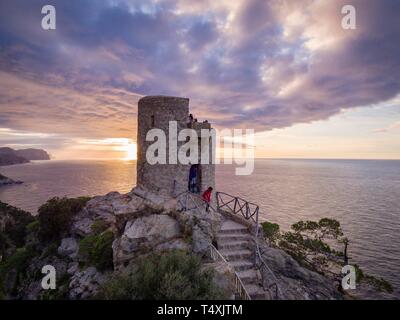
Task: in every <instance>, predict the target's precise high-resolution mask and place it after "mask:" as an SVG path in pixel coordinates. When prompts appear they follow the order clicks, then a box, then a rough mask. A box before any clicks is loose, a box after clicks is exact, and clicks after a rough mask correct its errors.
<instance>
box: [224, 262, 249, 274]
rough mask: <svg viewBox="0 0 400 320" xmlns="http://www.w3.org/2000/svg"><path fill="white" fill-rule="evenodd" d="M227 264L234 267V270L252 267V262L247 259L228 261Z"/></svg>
mask: <svg viewBox="0 0 400 320" xmlns="http://www.w3.org/2000/svg"><path fill="white" fill-rule="evenodd" d="M229 264H230V265H231V266H232V267H233V268H234V269H235V271H236V272H238V271H244V270H249V269H252V268H254V264H253V263H252V262H250V261H249V260H236V261H230V262H229Z"/></svg>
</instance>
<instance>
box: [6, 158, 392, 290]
mask: <svg viewBox="0 0 400 320" xmlns="http://www.w3.org/2000/svg"><path fill="white" fill-rule="evenodd" d="M235 168H236V166H235V165H225V164H220V165H217V168H216V189H217V190H218V191H223V192H226V193H229V194H232V195H236V196H239V197H242V198H244V199H246V200H249V201H251V202H254V203H256V204H258V205H259V206H260V218H261V220H264V221H270V222H274V223H278V224H279V225H280V226H281V229H282V230H289V229H290V226H291V225H292V224H293V223H295V222H297V221H299V220H305V219H306V220H318V219H320V218H323V217H329V218H334V219H336V220H338V221H340V223H341V225H342V228H343V230H344V233H345V235H346V236H347V237H348V238H349V240H350V245H349V255H350V257H351V260H350V262H351V263H357V264H358V265H360V266H361V267H362V268H363V270H365V271H366V272H367V273H370V274H372V275H374V276H376V277H382V278H385V279H386V280H388V281H389V282H391V284H392V285H393V286H394V288H395V293H396V295H397V296H398V297H400V160H314V159H312V160H311V159H310V160H309V159H307V160H303V159H257V160H255V169H254V172H253V174H251V175H249V176H238V175H236V174H235ZM0 173H1V174H3V175H5V176H7V177H10V178H12V179H14V180H22V181H24V183H23V184H21V185H11V186H3V187H0V201H2V202H6V203H9V204H11V205H13V206H16V207H19V208H21V209H24V210H27V211H30V212H31V213H32V214H36V213H37V209H38V208H39V206H40V205H41V204H43V203H44V202H46V201H47V200H48V199H49V198H51V197H54V196H59V197H62V196H67V197H76V196H94V195H102V194H106V193H108V192H110V191H119V192H121V193H126V192H129V191H130V190H131V189H132V187H133V186H134V185H135V183H136V161H127V160H73V161H62V160H51V161H32V162H31V163H27V164H21V165H13V166H4V167H1V168H0Z"/></svg>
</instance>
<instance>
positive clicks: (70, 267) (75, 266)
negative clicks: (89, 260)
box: [67, 262, 79, 275]
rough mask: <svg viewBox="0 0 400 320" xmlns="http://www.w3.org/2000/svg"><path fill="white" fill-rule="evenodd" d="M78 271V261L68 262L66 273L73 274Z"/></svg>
mask: <svg viewBox="0 0 400 320" xmlns="http://www.w3.org/2000/svg"><path fill="white" fill-rule="evenodd" d="M78 271H79V262H71V263H70V264H68V269H67V273H68V274H69V275H73V274H75V273H77V272H78Z"/></svg>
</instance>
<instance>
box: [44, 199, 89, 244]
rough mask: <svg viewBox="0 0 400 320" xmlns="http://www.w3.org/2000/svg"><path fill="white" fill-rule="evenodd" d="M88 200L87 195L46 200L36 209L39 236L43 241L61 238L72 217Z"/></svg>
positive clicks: (67, 228) (66, 230)
mask: <svg viewBox="0 0 400 320" xmlns="http://www.w3.org/2000/svg"><path fill="white" fill-rule="evenodd" d="M89 200H90V198H89V197H79V198H65V197H64V198H58V197H54V198H52V199H50V200H48V201H47V202H46V203H45V204H43V205H42V206H41V207H40V208H39V210H38V213H39V215H38V217H39V223H40V230H39V236H40V238H41V239H42V240H44V241H50V240H57V239H61V238H62V236H64V235H65V234H66V233H67V232H68V230H69V228H70V227H71V223H72V219H73V217H74V216H75V215H76V214H77V213H78V212H79V211H81V210H82V208H83V207H84V206H85V204H86V203H87V202H88V201H89Z"/></svg>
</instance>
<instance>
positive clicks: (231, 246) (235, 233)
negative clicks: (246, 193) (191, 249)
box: [217, 219, 270, 300]
mask: <svg viewBox="0 0 400 320" xmlns="http://www.w3.org/2000/svg"><path fill="white" fill-rule="evenodd" d="M217 246H218V248H217V249H218V250H219V252H220V253H221V254H222V255H223V256H224V258H225V259H226V260H227V261H228V263H229V264H230V265H231V266H232V267H233V268H234V270H235V271H236V273H237V275H238V276H239V278H240V280H241V281H242V283H243V285H244V286H245V288H246V290H247V292H248V294H249V296H250V297H251V299H259V300H268V299H270V297H269V294H268V291H264V289H263V287H262V286H261V285H260V280H259V278H258V276H257V270H256V268H255V265H254V242H253V240H252V236H251V234H250V232H249V230H248V229H247V227H245V226H244V225H242V224H240V223H237V222H235V221H233V220H229V219H227V220H225V221H224V222H223V223H222V226H221V229H220V231H219V233H218V237H217Z"/></svg>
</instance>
